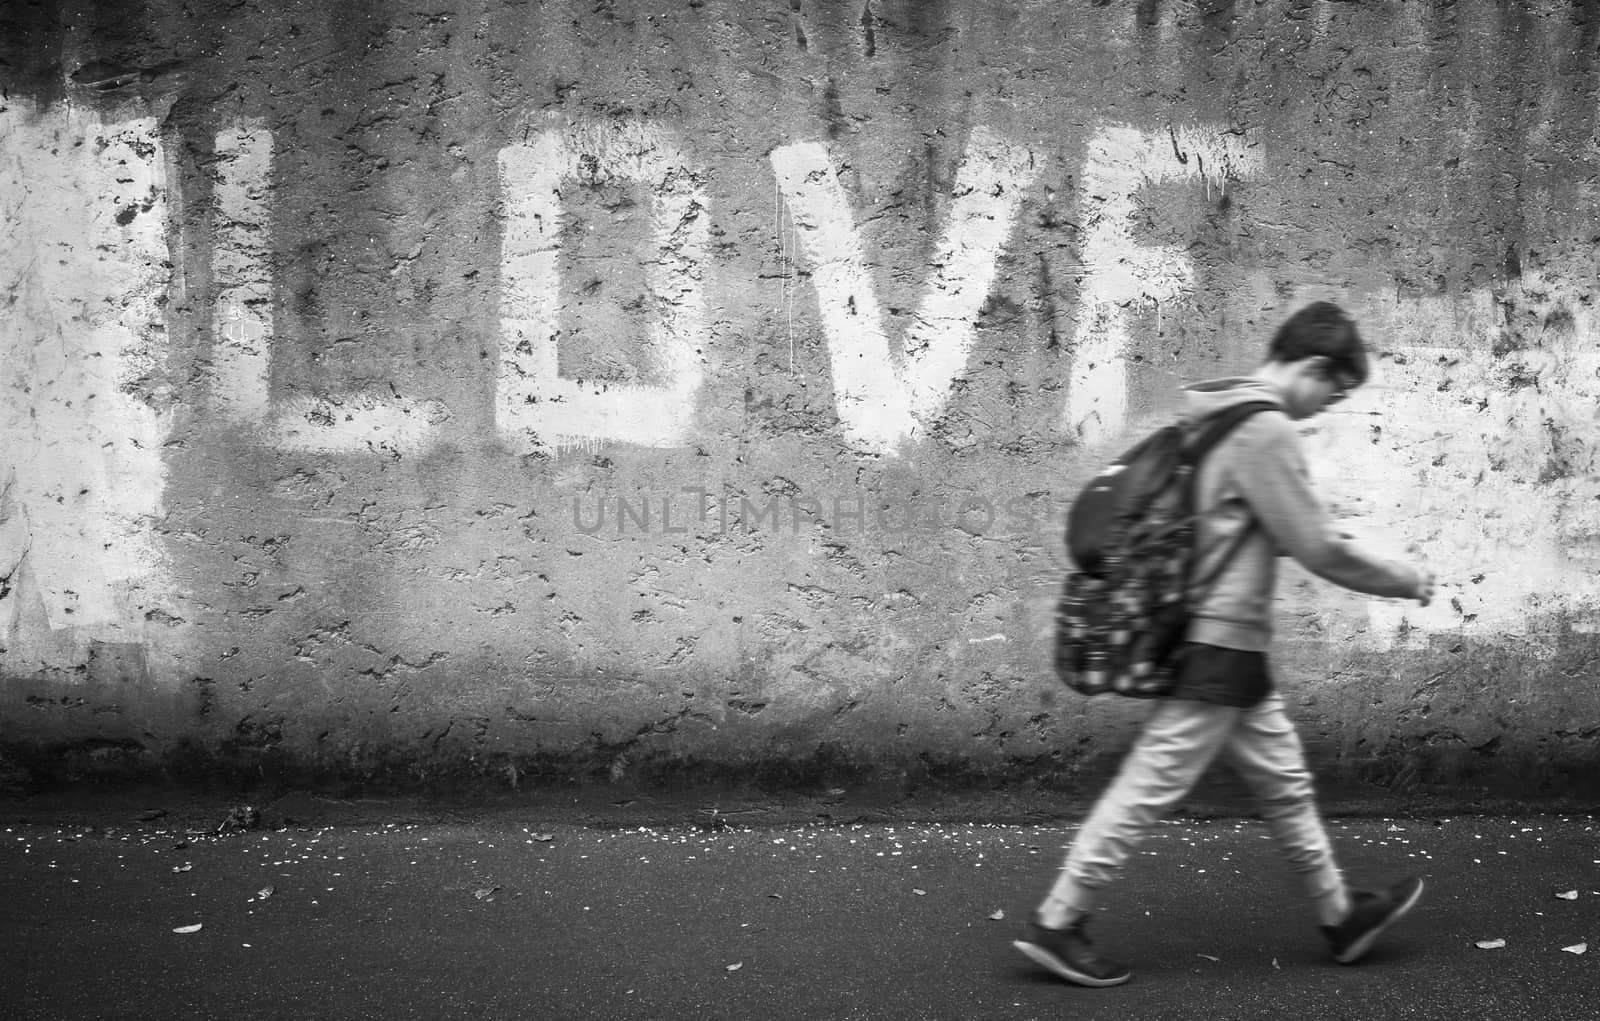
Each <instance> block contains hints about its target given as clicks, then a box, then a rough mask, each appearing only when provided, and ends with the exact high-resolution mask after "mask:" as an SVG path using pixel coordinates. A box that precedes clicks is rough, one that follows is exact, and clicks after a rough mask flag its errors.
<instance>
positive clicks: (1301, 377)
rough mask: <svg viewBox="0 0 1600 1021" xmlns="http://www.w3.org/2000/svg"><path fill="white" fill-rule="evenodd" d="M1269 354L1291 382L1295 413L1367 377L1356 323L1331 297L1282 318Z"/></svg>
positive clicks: (1313, 408)
mask: <svg viewBox="0 0 1600 1021" xmlns="http://www.w3.org/2000/svg"><path fill="white" fill-rule="evenodd" d="M1267 358H1268V360H1269V361H1270V362H1271V363H1273V365H1274V366H1275V367H1277V368H1278V369H1280V371H1281V372H1282V373H1283V375H1284V382H1286V383H1292V385H1291V387H1290V389H1291V396H1292V398H1293V400H1292V403H1293V404H1294V407H1293V408H1291V409H1289V410H1290V412H1291V414H1293V415H1294V417H1296V418H1305V417H1308V416H1310V415H1314V414H1316V413H1317V412H1318V411H1321V410H1322V409H1323V408H1324V407H1326V406H1327V405H1329V404H1336V403H1338V402H1339V401H1342V400H1344V398H1345V397H1346V396H1348V395H1349V393H1350V391H1352V390H1354V389H1355V388H1356V387H1358V386H1360V385H1361V384H1362V383H1364V382H1366V380H1367V350H1366V345H1365V344H1363V343H1362V341H1361V334H1360V333H1358V332H1357V331H1356V324H1355V322H1354V321H1353V320H1352V319H1351V318H1350V317H1349V316H1348V315H1346V314H1345V312H1344V310H1343V309H1341V308H1340V307H1339V306H1338V305H1335V304H1334V303H1333V302H1331V301H1314V302H1312V303H1311V304H1309V305H1307V306H1306V307H1305V308H1302V309H1301V310H1300V311H1298V312H1296V313H1295V314H1294V315H1292V316H1290V317H1289V318H1288V319H1286V320H1284V322H1283V325H1282V326H1279V327H1278V332H1277V333H1275V334H1274V335H1273V337H1272V343H1271V344H1270V345H1268V347H1267Z"/></svg>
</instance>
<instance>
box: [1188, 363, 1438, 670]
mask: <svg viewBox="0 0 1600 1021" xmlns="http://www.w3.org/2000/svg"><path fill="white" fill-rule="evenodd" d="M1184 401H1185V405H1184V420H1185V421H1186V422H1187V423H1189V424H1191V425H1192V424H1197V423H1198V422H1199V421H1200V420H1202V419H1204V418H1205V417H1207V416H1209V415H1212V414H1214V413H1216V412H1219V411H1222V410H1223V409H1224V408H1227V407H1230V406H1232V405H1235V404H1242V403H1245V402H1246V401H1270V402H1272V403H1274V404H1277V405H1279V406H1280V407H1281V406H1282V405H1283V394H1282V393H1281V391H1280V390H1279V389H1278V388H1277V387H1276V386H1275V385H1274V384H1272V383H1269V382H1267V381H1265V380H1260V379H1254V378H1248V377H1243V378H1233V379H1218V380H1210V381H1207V382H1203V383H1195V384H1193V385H1192V386H1189V387H1186V388H1185V390H1184ZM1195 509H1196V511H1197V512H1198V513H1199V515H1200V521H1199V525H1198V527H1197V529H1196V535H1195V550H1196V559H1195V564H1194V578H1195V579H1196V587H1195V589H1193V590H1191V598H1193V599H1194V600H1195V601H1194V603H1193V618H1192V620H1191V622H1190V624H1189V633H1188V639H1189V641H1191V642H1200V643H1204V644H1206V645H1215V646H1220V647H1222V648H1226V649H1240V650H1243V651H1246V652H1264V651H1266V648H1267V645H1268V643H1269V641H1270V640H1271V638H1272V596H1273V586H1274V584H1275V583H1276V580H1277V557H1278V556H1279V555H1280V554H1283V555H1288V556H1291V557H1293V558H1294V559H1295V560H1297V561H1299V562H1300V564H1301V565H1302V566H1304V567H1305V568H1306V569H1307V570H1309V571H1311V572H1312V573H1313V574H1316V575H1317V576H1319V577H1321V578H1325V579H1327V580H1328V581H1331V582H1333V583H1334V584H1336V585H1341V586H1343V587H1345V588H1348V589H1354V590H1355V591H1357V592H1365V593H1368V594H1369V595H1375V596H1397V597H1411V596H1414V595H1415V594H1416V591H1417V587H1418V586H1419V585H1420V584H1421V582H1422V578H1421V575H1420V574H1419V573H1418V572H1417V570H1416V569H1415V568H1412V567H1411V566H1409V565H1407V564H1403V563H1398V562H1395V561H1391V560H1388V559H1385V558H1382V557H1378V556H1374V555H1372V554H1370V553H1368V552H1366V551H1364V550H1362V549H1360V548H1359V547H1357V546H1356V545H1354V544H1353V543H1351V542H1350V541H1349V540H1348V539H1346V538H1344V537H1343V536H1341V535H1340V534H1339V532H1338V530H1337V529H1336V528H1335V527H1334V525H1333V521H1332V519H1331V518H1330V517H1329V516H1328V512H1327V510H1326V509H1324V507H1323V506H1322V503H1321V501H1319V500H1318V499H1317V496H1316V494H1315V493H1314V492H1313V491H1312V488H1311V474H1310V471H1309V469H1308V467H1307V465H1306V458H1305V453H1304V451H1303V450H1302V449H1301V444H1300V435H1299V433H1298V431H1297V430H1296V427H1295V425H1294V423H1293V422H1292V421H1291V420H1290V419H1289V416H1288V415H1287V414H1285V413H1284V412H1282V411H1272V410H1267V411H1260V412H1257V413H1256V414H1254V415H1252V416H1250V417H1249V418H1247V419H1245V420H1244V422H1243V423H1242V424H1240V425H1239V426H1238V427H1236V428H1235V429H1234V430H1233V431H1232V432H1231V433H1229V434H1228V435H1227V436H1226V437H1225V438H1224V439H1223V440H1222V442H1220V443H1218V444H1217V445H1216V446H1215V447H1213V448H1212V450H1211V452H1210V453H1209V454H1207V455H1206V457H1205V459H1204V461H1203V462H1202V463H1201V465H1200V470H1199V473H1198V474H1197V476H1196V485H1195ZM1247 528H1248V529H1250V531H1249V533H1248V534H1247V535H1246V536H1245V537H1244V539H1243V540H1242V541H1240V540H1239V538H1238V537H1239V534H1240V532H1241V531H1243V530H1245V529H1247ZM1236 542H1237V543H1238V547H1237V551H1236V552H1235V553H1234V554H1233V557H1232V559H1228V550H1230V549H1232V548H1233V547H1234V545H1235V543H1236ZM1213 578H1214V579H1215V580H1214V582H1212V583H1211V584H1210V586H1209V587H1206V583H1207V580H1208V579H1213Z"/></svg>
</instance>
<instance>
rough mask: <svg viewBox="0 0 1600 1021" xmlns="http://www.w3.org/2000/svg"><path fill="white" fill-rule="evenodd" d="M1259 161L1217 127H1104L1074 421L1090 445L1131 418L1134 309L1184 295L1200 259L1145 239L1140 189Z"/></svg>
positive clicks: (1088, 163) (1089, 178)
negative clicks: (1136, 224) (1136, 229)
mask: <svg viewBox="0 0 1600 1021" xmlns="http://www.w3.org/2000/svg"><path fill="white" fill-rule="evenodd" d="M1259 162H1260V161H1259V159H1258V157H1257V156H1256V154H1255V153H1253V152H1251V151H1250V150H1248V149H1246V148H1245V143H1244V139H1242V138H1240V137H1239V136H1237V135H1232V134H1227V133H1224V132H1222V131H1221V130H1219V129H1215V128H1200V127H1187V128H1183V129H1181V130H1176V129H1175V130H1172V131H1167V132H1146V131H1141V130H1139V129H1137V128H1132V127H1127V126H1121V125H1111V126H1107V127H1103V128H1101V129H1100V130H1099V131H1097V132H1095V134H1094V136H1093V137H1092V138H1091V139H1090V140H1089V146H1088V155H1087V158H1086V160H1085V163H1084V169H1083V174H1082V176H1081V178H1080V187H1079V192H1080V193H1081V194H1082V195H1083V207H1082V211H1081V214H1080V217H1081V220H1082V222H1083V225H1084V229H1083V235H1082V246H1081V258H1082V266H1083V270H1084V281H1083V291H1082V298H1081V307H1082V311H1081V312H1080V318H1079V322H1078V329H1077V331H1076V332H1075V333H1074V335H1073V341H1072V351H1073V369H1072V379H1071V383H1070V384H1069V388H1068V392H1067V408H1066V413H1065V415H1064V425H1065V427H1066V428H1067V429H1068V430H1069V431H1070V432H1072V433H1073V434H1075V435H1077V436H1078V437H1080V438H1081V439H1083V440H1084V442H1086V443H1091V444H1093V443H1098V442H1100V441H1102V440H1106V439H1112V438H1115V437H1117V436H1119V435H1121V433H1122V431H1123V430H1124V429H1125V428H1126V426H1127V419H1128V369H1127V350H1128V344H1129V341H1130V339H1131V337H1130V335H1129V329H1128V315H1129V307H1130V306H1132V305H1135V304H1136V303H1143V302H1150V301H1154V302H1156V304H1157V308H1158V309H1159V307H1160V305H1161V304H1162V303H1165V302H1170V301H1172V300H1174V299H1176V298H1178V297H1179V296H1181V295H1182V294H1184V293H1185V292H1186V291H1187V290H1188V288H1189V286H1190V284H1191V282H1192V280H1193V277H1194V267H1193V266H1192V264H1191V263H1190V261H1189V257H1188V256H1187V255H1185V254H1184V253H1183V251H1182V250H1181V249H1178V248H1174V247H1165V246H1150V245H1140V244H1138V243H1137V242H1136V241H1135V239H1134V236H1133V218H1134V213H1135V212H1136V206H1135V202H1134V197H1135V195H1136V194H1137V193H1138V191H1139V190H1140V189H1141V188H1143V187H1145V186H1146V185H1150V184H1160V183H1162V182H1166V181H1186V180H1194V179H1196V178H1198V179H1200V180H1201V181H1203V182H1204V184H1205V187H1206V189H1207V197H1208V198H1209V197H1210V189H1211V187H1212V186H1213V182H1215V186H1216V187H1218V188H1221V189H1226V188H1227V184H1228V182H1229V181H1236V180H1240V179H1242V178H1244V177H1247V176H1249V175H1251V174H1253V173H1255V172H1256V169H1257V168H1258V166H1259Z"/></svg>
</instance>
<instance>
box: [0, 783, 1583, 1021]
mask: <svg viewBox="0 0 1600 1021" xmlns="http://www.w3.org/2000/svg"><path fill="white" fill-rule="evenodd" d="M337 814H338V813H332V814H331V817H325V818H323V819H321V820H319V822H318V824H317V825H315V826H311V825H297V826H287V827H285V828H281V829H250V830H232V831H228V832H224V833H222V834H216V833H214V832H212V829H211V827H209V826H207V827H205V828H204V829H202V828H201V827H198V826H195V825H193V824H192V822H189V821H184V822H180V821H178V820H176V819H173V818H171V817H160V818H152V819H147V820H143V821H140V820H138V819H137V818H130V817H128V816H126V815H121V816H120V817H117V818H107V819H92V818H88V817H85V816H83V815H82V814H81V813H80V814H78V815H77V816H75V817H73V818H72V819H70V820H65V821H63V820H61V819H56V820H47V821H33V822H26V823H24V822H16V821H13V822H10V823H8V824H6V825H4V826H0V912H3V915H0V961H3V967H0V1017H4V1018H8V1019H13V1021H20V1019H24V1018H163V1019H171V1018H229V1019H248V1018H295V1019H306V1018H386V1019H397V1018H530V1019H583V1018H595V1019H608V1021H610V1019H618V1021H621V1019H634V1018H638V1019H678V1018H685V1019H689V1018H734V1019H746V1018H749V1019H760V1021H778V1019H787V1018H807V1019H810V1018H827V1019H844V1018H861V1019H873V1021H894V1019H911V1018H941V1019H943V1018H949V1019H977V1018H1007V1019H1019V1021H1020V1019H1030V1018H1039V1019H1043V1018H1051V1019H1055V1018H1061V1017H1073V1018H1108V1019H1118V1021H1136V1019H1140V1018H1211V1019H1232V1018H1273V1019H1277V1018H1286V1017H1295V1018H1319V1019H1320V1018H1339V1019H1346V1018H1348V1019H1365V1018H1374V1019H1377V1018H1382V1019H1394V1018H1440V1019H1446V1018H1448V1019H1452V1021H1454V1019H1499V1018H1507V1019H1513V1018H1548V1019H1572V1021H1579V1019H1581V1021H1594V1019H1596V1018H1600V831H1597V824H1596V822H1595V820H1594V818H1593V817H1591V816H1581V815H1561V816H1557V815H1528V816H1503V817H1472V816H1449V817H1441V818H1433V817H1422V818H1404V819H1394V820H1388V819H1350V820H1343V821H1341V820H1335V821H1333V822H1332V823H1331V824H1330V825H1331V828H1332V830H1333V833H1334V836H1335V840H1336V845H1337V848H1338V850H1339V852H1340V856H1341V859H1342V862H1343V864H1344V866H1345V868H1346V870H1347V872H1348V873H1349V874H1350V875H1351V878H1352V880H1353V881H1356V882H1363V881H1366V882H1372V881H1377V880H1382V879H1388V878H1394V877H1398V876H1400V875H1403V874H1407V873H1416V874H1419V875H1422V876H1423V877H1424V878H1425V879H1426V880H1427V883H1428V890H1427V892H1426V893H1425V895H1424V898H1423V901H1422V902H1421V904H1420V905H1419V906H1418V908H1417V909H1416V911H1415V912H1414V913H1413V914H1412V915H1411V916H1410V917H1409V918H1407V919H1406V920H1405V921H1404V922H1402V923H1401V924H1400V925H1399V926H1397V927H1396V928H1395V929H1394V930H1392V932H1391V933H1390V934H1389V936H1388V937H1387V938H1386V939H1385V941H1384V942H1383V943H1382V944H1380V946H1379V948H1378V949H1377V950H1375V951H1374V952H1373V953H1372V954H1371V955H1370V956H1369V957H1368V959H1367V960H1366V961H1364V962H1363V963H1361V964H1359V965H1357V966H1354V967H1342V966H1339V965H1336V964H1334V963H1332V962H1331V961H1330V960H1329V959H1328V957H1327V954H1326V950H1325V948H1324V946H1323V944H1322V941H1321V937H1320V935H1319V934H1318V932H1317V931H1316V928H1315V926H1314V924H1313V923H1312V920H1311V918H1310V916H1309V913H1308V911H1307V909H1306V907H1305V906H1304V905H1303V904H1302V903H1301V902H1300V901H1299V900H1298V899H1297V896H1296V894H1295V891H1294V887H1293V885H1292V883H1291V881H1290V879H1289V876H1288V872H1287V870H1286V869H1285V868H1284V867H1283V866H1282V865H1281V864H1280V863H1279V861H1278V860H1277V858H1276V855H1275V853H1274V851H1273V849H1272V846H1271V844H1270V842H1269V841H1268V840H1267V838H1266V835H1265V830H1264V828H1263V827H1262V826H1261V825H1260V824H1259V823H1256V822H1251V821H1248V820H1214V821H1179V822H1173V823H1169V824H1164V825H1162V826H1161V827H1160V829H1159V830H1158V831H1157V832H1156V833H1155V834H1154V835H1153V836H1152V837H1151V839H1150V840H1149V842H1148V843H1147V844H1146V845H1145V847H1144V849H1143V853H1142V854H1141V855H1140V857H1139V859H1138V860H1137V861H1136V862H1135V863H1134V865H1133V866H1132V867H1131V868H1130V869H1129V871H1128V874H1127V876H1126V879H1125V881H1124V883H1123V884H1122V885H1121V886H1120V887H1119V889H1118V891H1117V892H1116V894H1114V895H1113V896H1111V897H1110V898H1109V899H1108V904H1107V908H1106V910H1105V912H1104V913H1103V914H1102V916H1101V917H1099V918H1097V919H1096V922H1095V927H1094V930H1093V931H1094V932H1095V933H1096V934H1097V935H1098V938H1099V942H1100V944H1101V946H1102V947H1103V949H1104V950H1105V951H1106V952H1107V953H1110V954H1113V955H1115V956H1118V957H1120V958H1121V959H1123V960H1126V961H1127V962H1128V963H1130V964H1131V965H1132V966H1133V967H1134V969H1135V972H1134V978H1133V981H1131V982H1130V983H1128V984H1127V985H1125V986H1121V987H1117V988H1114V989H1101V990H1090V989H1079V988H1076V987H1073V986H1069V985H1065V984H1063V983H1060V982H1058V981H1056V980H1054V979H1052V978H1050V977H1048V976H1047V975H1045V974H1043V973H1041V972H1039V971H1037V970H1035V969H1034V968H1033V967H1032V966H1031V965H1030V964H1029V963H1028V962H1027V961H1026V960H1024V959H1023V958H1022V957H1021V956H1020V955H1018V954H1017V953H1016V952H1015V951H1014V950H1012V949H1011V947H1010V940H1011V938H1012V937H1013V936H1014V935H1015V934H1016V932H1017V930H1018V927H1019V925H1020V923H1021V921H1022V920H1023V919H1024V918H1025V917H1026V915H1027V913H1028V911H1029V910H1030V909H1031V907H1032V905H1033V904H1034V903H1035V901H1036V900H1037V898H1038V896H1039V895H1040V894H1041V892H1042V891H1043V890H1044V888H1045V886H1046V885H1047V883H1048V881H1049V879H1050V876H1051V875H1052V873H1053V870H1054V868H1055V866H1056V864H1057V861H1058V859H1059V856H1060V853H1061V848H1062V846H1063V845H1064V844H1065V842H1066V841H1067V840H1069V839H1070V836H1071V832H1072V826H1071V825H1070V824H1066V823H1052V824H1039V825H992V824H991V825H985V824H961V823H954V822H950V821H943V822H940V823H936V824H934V823H929V824H915V823H906V822H904V821H900V822H877V823H856V824H832V825H820V826H819V825H798V824H791V825H784V826H777V827H761V828H755V827H751V828H746V827H743V826H738V825H735V826H733V827H731V828H725V829H708V828H706V827H705V824H706V818H705V817H704V816H703V815H700V816H696V817H695V820H694V821H685V822H684V823H682V824H677V825H652V826H635V827H630V828H626V829H622V828H614V827H605V828H602V827H594V826H580V825H573V824H572V823H571V822H560V823H551V822H549V821H548V820H547V819H545V820H542V819H541V818H540V817H537V816H535V815H529V814H523V813H519V812H516V811H496V812H492V813H485V814H484V815H483V816H482V817H481V818H474V817H471V816H470V815H466V816H457V817H455V818H453V819H450V820H447V821H438V820H427V819H418V818H414V817H408V816H407V813H403V812H401V813H397V814H396V818H395V819H393V820H391V821H384V820H383V813H382V812H381V810H376V811H375V810H374V809H373V808H372V807H371V806H368V807H367V808H366V810H365V811H363V812H362V813H360V818H351V819H349V820H347V821H340V820H339V819H338V818H337ZM1572 891H1576V895H1575V897H1572V898H1571V899H1568V898H1567V897H1563V896H1560V895H1561V894H1570V893H1571V892H1572ZM194 925H198V926H200V928H199V929H198V930H197V931H193V932H187V933H185V932H179V931H176V930H179V929H182V928H185V927H189V926H194ZM1488 940H1504V941H1505V944H1504V946H1503V947H1500V948H1498V949H1480V948H1479V947H1478V946H1477V945H1476V944H1477V943H1478V942H1479V941H1488ZM1581 944H1587V945H1588V947H1589V948H1590V949H1589V950H1588V951H1587V952H1585V953H1581V954H1580V953H1575V952H1572V951H1569V950H1565V949H1563V948H1566V947H1577V946H1579V945H1581Z"/></svg>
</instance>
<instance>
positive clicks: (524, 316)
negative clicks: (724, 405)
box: [495, 122, 710, 452]
mask: <svg viewBox="0 0 1600 1021" xmlns="http://www.w3.org/2000/svg"><path fill="white" fill-rule="evenodd" d="M600 176H604V177H615V178H619V179H621V180H624V181H631V182H636V183H637V184H639V185H642V186H644V187H645V188H646V189H648V191H649V194H650V204H651V218H652V220H653V222H654V241H655V247H656V256H655V258H654V260H653V261H652V262H651V263H650V265H649V266H648V267H647V281H646V286H647V287H648V289H649V290H650V291H651V292H652V293H653V294H654V295H656V296H657V297H658V299H659V300H657V301H656V302H655V306H656V309H657V314H656V316H655V318H654V321H653V323H652V324H651V327H650V335H649V337H648V338H647V343H646V347H647V349H648V351H649V352H650V353H651V355H653V357H654V359H655V362H656V365H655V369H656V370H657V371H658V372H659V374H660V375H661V376H662V377H663V378H664V382H662V383H661V384H658V385H643V384H624V383H616V382H609V381H606V380H584V379H568V378H564V377H562V375H561V374H560V370H559V366H558V359H559V354H560V350H559V337H560V335H561V273H560V254H561V253H560V245H561V241H560V238H561V227H562V205H561V189H562V185H563V184H564V183H567V182H571V181H576V180H579V179H581V178H584V177H588V178H591V179H592V178H596V177H600ZM500 184H501V189H502V192H503V194H504V195H505V232H504V235H503V238H502V241H501V255H500V365H499V371H498V374H497V376H496V379H495V424H496V426H497V428H498V429H499V431H500V434H501V436H502V438H503V439H505V440H506V441H507V442H509V443H510V444H511V445H512V446H513V448H514V449H516V450H517V451H518V452H527V451H532V450H549V449H551V448H560V447H563V446H570V445H574V444H581V443H586V442H587V443H592V442H594V441H597V440H620V441H623V442H628V443H636V444H640V445H643V446H652V447H670V446H679V445H682V444H683V443H684V442H685V440H686V437H687V436H688V429H689V425H690V419H691V417H692V415H693V414H694V396H695V393H696V391H697V390H699V388H700V383H701V380H702V379H703V378H704V375H705V370H704V356H703V354H702V352H703V350H704V348H705V345H706V339H707V331H706V299H705V287H704V273H705V264H706V239H707V236H708V234H709V230H710V227H709V224H708V218H709V214H708V207H709V202H708V200H707V199H706V196H705V192H704V190H703V189H702V187H701V185H700V183H699V180H698V175H697V174H696V173H695V172H694V169H693V168H692V167H691V166H690V165H689V161H688V158H687V157H686V156H685V155H684V154H683V153H682V152H681V151H680V150H679V149H678V147H677V146H676V145H674V144H672V141H671V139H670V137H669V136H668V135H667V133H666V132H664V131H662V130H660V129H658V128H656V127H653V126H650V125H646V124H640V123H638V122H620V123H610V124H604V125H594V126H587V127H581V128H572V129H567V130H547V131H542V132H540V133H539V134H538V135H536V136H535V137H534V138H533V139H532V140H531V141H529V142H526V143H523V144H519V145H513V146H509V147H507V148H505V149H502V150H501V151H500Z"/></svg>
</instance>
